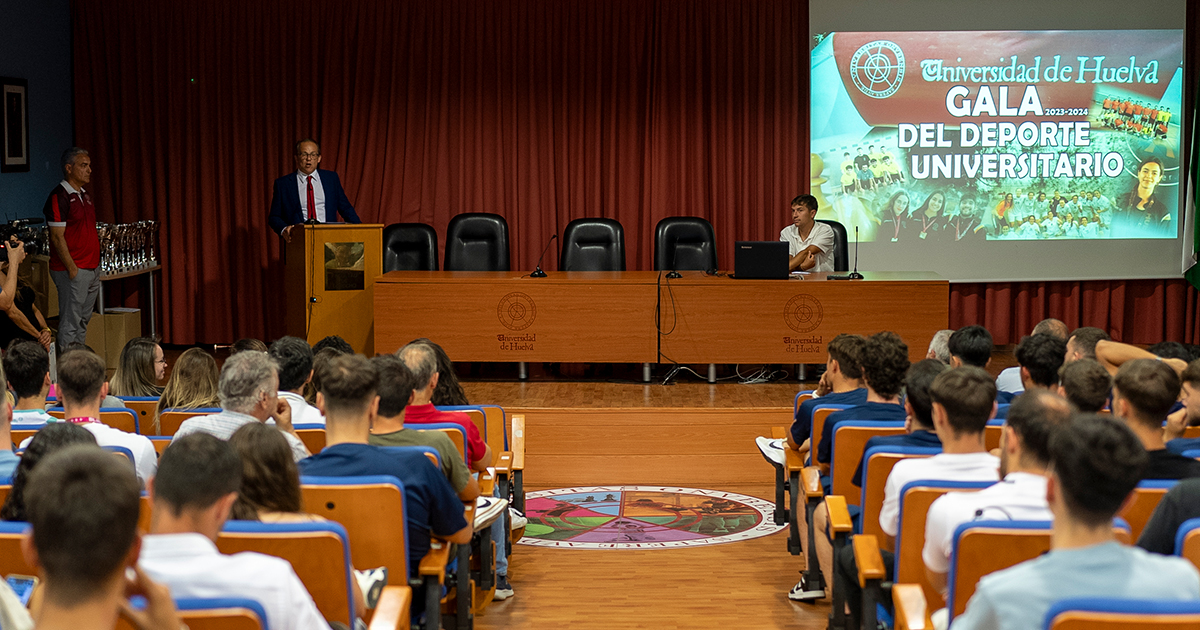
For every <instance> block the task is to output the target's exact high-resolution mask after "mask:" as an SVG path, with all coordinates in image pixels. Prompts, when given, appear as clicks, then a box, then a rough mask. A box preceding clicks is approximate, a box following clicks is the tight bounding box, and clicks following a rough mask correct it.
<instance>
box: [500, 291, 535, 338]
mask: <svg viewBox="0 0 1200 630" xmlns="http://www.w3.org/2000/svg"><path fill="white" fill-rule="evenodd" d="M496 316H497V317H498V318H500V323H501V324H503V325H504V327H505V328H507V329H509V330H525V329H526V328H529V327H530V326H531V325H533V320H534V319H535V318H536V317H537V307H536V306H534V304H533V298H531V297H529V296H528V295H525V294H524V293H509V294H508V295H506V296H504V297H502V298H500V305H499V306H497V307H496Z"/></svg>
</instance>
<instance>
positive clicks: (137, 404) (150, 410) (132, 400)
mask: <svg viewBox="0 0 1200 630" xmlns="http://www.w3.org/2000/svg"><path fill="white" fill-rule="evenodd" d="M117 398H120V399H121V402H123V403H125V406H126V407H128V408H130V409H132V410H133V412H134V413H136V414H137V419H138V426H139V427H140V426H142V425H146V426H147V427H149V426H150V424H151V423H152V422H154V410H155V409H156V408H157V407H158V397H157V396H117ZM101 422H103V419H101ZM104 424H108V423H107V422H105V423H104ZM147 431H148V430H147ZM138 433H141V431H138Z"/></svg>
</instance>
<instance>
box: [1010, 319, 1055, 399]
mask: <svg viewBox="0 0 1200 630" xmlns="http://www.w3.org/2000/svg"><path fill="white" fill-rule="evenodd" d="M1066 353H1067V344H1066V343H1065V342H1063V340H1062V339H1059V338H1058V337H1055V336H1053V335H1048V334H1045V333H1039V334H1036V335H1030V336H1028V337H1025V338H1024V339H1022V340H1021V342H1020V343H1018V344H1017V351H1016V356H1017V364H1018V365H1019V366H1020V370H1021V372H1020V373H1021V384H1022V385H1023V386H1024V387H1025V391H1029V390H1031V389H1035V388H1038V389H1052V390H1056V389H1057V388H1058V369H1059V368H1061V367H1062V365H1063V360H1064V356H1065V355H1066Z"/></svg>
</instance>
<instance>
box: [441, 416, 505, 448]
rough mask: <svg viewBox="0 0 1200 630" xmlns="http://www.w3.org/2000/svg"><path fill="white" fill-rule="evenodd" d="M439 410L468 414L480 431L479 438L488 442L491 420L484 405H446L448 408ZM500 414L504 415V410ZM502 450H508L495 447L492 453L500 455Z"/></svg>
mask: <svg viewBox="0 0 1200 630" xmlns="http://www.w3.org/2000/svg"><path fill="white" fill-rule="evenodd" d="M497 409H499V407H497ZM437 410H438V411H459V412H462V413H465V414H467V416H468V417H470V418H471V423H472V424H474V425H475V428H476V429H479V437H481V438H483V441H484V442H487V441H488V419H489V417H488V413H487V411H486V410H484V408H483V406H482V405H446V406H439V407H437ZM500 413H501V414H503V413H504V410H503V409H501V410H500ZM492 417H495V412H493V413H492ZM488 446H491V443H490V442H489V443H488ZM502 450H506V449H500V450H496V448H495V447H493V448H492V451H493V452H496V453H499V452H500V451H502Z"/></svg>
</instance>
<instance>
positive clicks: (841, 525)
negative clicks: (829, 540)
mask: <svg viewBox="0 0 1200 630" xmlns="http://www.w3.org/2000/svg"><path fill="white" fill-rule="evenodd" d="M825 512H826V513H827V514H828V515H829V531H831V532H833V533H834V534H835V535H836V534H843V533H845V534H849V533H850V532H853V531H854V521H852V520H850V510H849V509H847V508H846V497H843V496H838V495H831V496H827V497H825Z"/></svg>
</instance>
